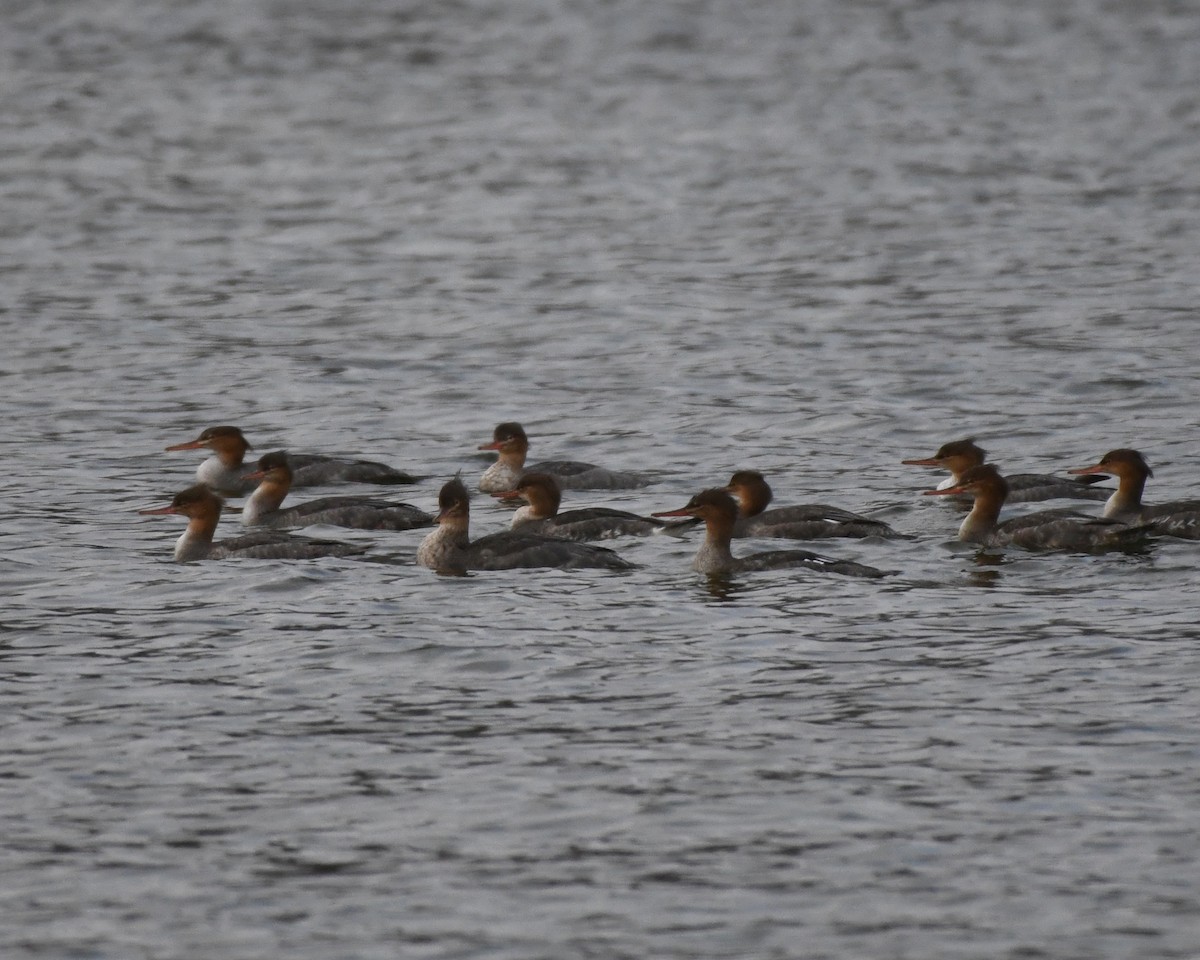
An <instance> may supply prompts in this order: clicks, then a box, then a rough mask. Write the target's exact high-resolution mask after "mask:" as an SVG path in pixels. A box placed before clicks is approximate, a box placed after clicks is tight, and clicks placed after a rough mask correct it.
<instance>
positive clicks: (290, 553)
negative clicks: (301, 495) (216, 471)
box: [139, 483, 366, 563]
mask: <svg viewBox="0 0 1200 960" xmlns="http://www.w3.org/2000/svg"><path fill="white" fill-rule="evenodd" d="M221 506H222V501H221V498H220V497H218V496H217V495H216V494H215V493H213V492H212V490H210V489H209V488H208V487H207V486H205V485H204V484H202V483H198V484H196V485H195V486H192V487H188V488H187V489H186V490H184V491H182V492H180V493H177V494H176V495H175V499H174V500H172V501H171V503H170V505H169V506H166V507H156V508H154V509H151V510H141V511H139V513H141V514H143V515H147V516H151V515H158V514H180V515H181V516H185V517H187V518H188V525H187V529H186V530H184V532H183V536H181V537H180V538H179V540H178V541H176V543H175V559H176V560H177V561H178V562H179V563H187V562H188V561H191V560H224V559H231V558H243V559H256V560H274V559H288V560H307V559H309V558H312V557H345V556H349V555H351V554H355V553H362V552H364V551H365V550H366V547H364V546H355V545H352V544H348V543H337V542H336V541H332V540H308V539H305V538H303V537H290V536H288V535H287V534H284V533H275V532H263V533H251V534H247V535H246V536H242V537H235V538H234V539H232V540H222V541H221V542H220V543H215V544H214V543H213V542H212V541H213V533H215V532H216V529H217V521H219V520H220V519H221Z"/></svg>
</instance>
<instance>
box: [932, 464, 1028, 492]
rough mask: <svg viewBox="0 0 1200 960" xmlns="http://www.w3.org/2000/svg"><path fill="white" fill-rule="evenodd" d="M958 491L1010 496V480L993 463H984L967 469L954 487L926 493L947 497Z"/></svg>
mask: <svg viewBox="0 0 1200 960" xmlns="http://www.w3.org/2000/svg"><path fill="white" fill-rule="evenodd" d="M956 493H967V494H971V495H972V496H979V495H980V494H991V495H993V496H995V495H1000V496H1001V498H1003V497H1007V496H1008V481H1007V480H1005V479H1004V477H1002V476H1001V475H1000V471H999V470H997V469H996V468H995V467H994V466H992V464H990V463H983V464H980V465H979V466H977V467H971V469H969V470H967V471H965V472H964V473H963V474H962V476H960V477H959V479H958V483H956V484H955V485H954V486H953V487H946V488H945V489H944V490H926V491H925V494H924V495H925V496H927V497H946V496H950V495H952V494H956Z"/></svg>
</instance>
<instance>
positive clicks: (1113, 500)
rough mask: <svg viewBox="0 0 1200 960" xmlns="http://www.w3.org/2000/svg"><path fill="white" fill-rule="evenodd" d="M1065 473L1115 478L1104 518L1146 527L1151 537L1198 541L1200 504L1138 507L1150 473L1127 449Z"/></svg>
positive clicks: (1175, 502)
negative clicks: (1114, 489)
mask: <svg viewBox="0 0 1200 960" xmlns="http://www.w3.org/2000/svg"><path fill="white" fill-rule="evenodd" d="M1068 472H1069V473H1077V474H1082V475H1085V476H1090V475H1093V474H1101V475H1103V476H1111V477H1116V478H1117V489H1116V492H1115V493H1114V494H1113V495H1112V496H1111V497H1109V498H1108V503H1107V504H1105V506H1104V515H1105V516H1106V517H1111V518H1112V519H1114V520H1125V521H1127V522H1131V523H1148V524H1150V525H1151V527H1153V529H1154V532H1155V533H1160V534H1163V535H1164V536H1170V537H1179V538H1181V539H1184V540H1200V500H1170V501H1168V502H1166V503H1142V492H1143V491H1144V490H1145V488H1146V481H1147V480H1148V479H1149V478H1150V477H1153V476H1154V471H1153V470H1151V469H1150V465H1149V464H1148V463H1147V462H1146V458H1145V457H1143V456H1142V455H1141V454H1140V453H1138V451H1136V450H1130V449H1129V448H1127V447H1123V448H1121V449H1118V450H1110V451H1108V453H1106V454H1105V455H1104V456H1103V457H1101V458H1100V460H1099V462H1097V463H1095V464H1093V465H1092V466H1090V467H1079V468H1077V469H1075V470H1070V471H1068Z"/></svg>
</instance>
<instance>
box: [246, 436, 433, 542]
mask: <svg viewBox="0 0 1200 960" xmlns="http://www.w3.org/2000/svg"><path fill="white" fill-rule="evenodd" d="M293 477H294V473H293V470H292V465H291V461H290V459H289V457H288V456H287V454H286V452H285V451H283V450H279V451H276V452H275V453H268V454H266V455H265V456H263V457H261V458H259V461H258V469H257V470H255V471H254V472H252V473H248V474H246V475H245V477H244V479H245V480H248V481H252V482H257V483H258V486H257V487H256V488H255V490H254V492H253V493H251V494H250V497H249V499H248V500H247V501H246V503H245V505H244V506H243V507H242V523H243V524H245V525H246V526H255V527H272V528H276V529H282V528H286V527H305V526H312V525H314V524H327V525H329V526H334V527H352V528H355V529H358V530H412V529H415V528H418V527H430V526H433V517H431V516H430V515H429V514H428V513H426V512H425V511H424V510H421V509H419V508H418V507H415V506H413V505H412V504H411V503H397V502H394V501H390V500H379V499H375V498H370V497H321V498H319V499H317V500H309V501H307V502H305V503H300V504H296V505H294V506H289V507H284V506H282V504H283V501H284V499H285V498H286V497H287V495H288V492H289V491H290V490H291V487H292V484H293V482H294V481H293Z"/></svg>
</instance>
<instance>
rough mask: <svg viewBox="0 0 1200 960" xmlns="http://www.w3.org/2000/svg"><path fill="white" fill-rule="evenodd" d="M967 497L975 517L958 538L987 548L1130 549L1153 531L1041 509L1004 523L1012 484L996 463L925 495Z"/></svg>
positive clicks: (965, 522) (964, 524)
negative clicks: (1002, 510)
mask: <svg viewBox="0 0 1200 960" xmlns="http://www.w3.org/2000/svg"><path fill="white" fill-rule="evenodd" d="M956 494H966V495H969V496H971V497H972V498H973V501H974V502H973V504H972V507H971V512H970V513H968V514H967V516H966V517H965V518H964V519H963V522H962V524H961V525H960V526H959V530H958V538H959V539H960V540H964V541H966V542H968V543H978V544H981V545H983V546H988V547H1005V546H1009V545H1013V546H1018V547H1024V548H1025V549H1028V550H1074V551H1092V550H1103V549H1114V548H1115V549H1121V548H1127V547H1129V546H1131V545H1134V544H1136V543H1140V542H1141V541H1142V540H1143V539H1144V538H1145V537H1146V536H1147V535H1148V534H1149V533H1150V532H1151V531H1150V530H1149V528H1147V527H1145V526H1141V525H1131V524H1128V523H1125V522H1123V521H1120V520H1113V519H1109V518H1104V517H1099V518H1097V517H1089V516H1088V515H1087V514H1084V513H1080V512H1078V511H1075V510H1070V509H1059V510H1039V511H1038V512H1036V513H1029V514H1025V515H1024V516H1019V517H1013V518H1012V519H1010V520H1005V521H1003V522H1000V519H999V517H1000V511H1001V509H1002V508H1003V506H1004V503H1005V500H1006V498H1007V495H1008V484H1007V482H1006V481H1005V478H1004V477H1003V476H1001V475H1000V471H998V470H997V469H996V468H995V467H994V466H993V465H992V464H990V463H986V464H982V465H981V466H977V467H971V468H970V469H969V470H966V471H964V473H963V475H962V479H961V482H960V483H959V484H958V486H955V487H947V488H944V489H937V490H927V491H925V495H926V496H953V495H956Z"/></svg>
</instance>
